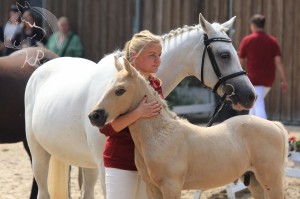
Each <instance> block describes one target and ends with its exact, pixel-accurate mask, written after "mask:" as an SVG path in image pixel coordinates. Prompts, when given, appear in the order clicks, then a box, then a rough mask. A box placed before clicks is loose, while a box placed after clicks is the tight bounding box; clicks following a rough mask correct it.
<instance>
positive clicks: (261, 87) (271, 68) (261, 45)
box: [239, 14, 287, 119]
mask: <svg viewBox="0 0 300 199" xmlns="http://www.w3.org/2000/svg"><path fill="white" fill-rule="evenodd" d="M264 26H265V17H264V16H263V15H260V14H256V15H254V16H253V17H252V18H251V25H250V29H251V32H252V34H250V35H247V36H245V37H244V38H243V39H242V41H241V43H240V48H239V58H240V63H241V65H242V66H243V67H244V68H246V71H247V73H248V77H249V79H250V81H251V83H252V84H253V86H254V88H255V90H256V93H257V100H256V102H255V104H254V106H253V108H252V109H250V112H249V114H251V115H257V116H259V117H261V118H265V119H267V114H266V110H265V102H264V98H265V97H266V95H267V94H268V92H269V91H270V89H271V86H272V84H273V82H274V80H275V76H276V69H277V71H278V72H279V75H280V78H281V89H282V91H283V92H286V91H287V81H286V78H285V73H284V70H283V66H282V60H281V52H280V47H279V45H278V42H277V40H276V38H275V37H273V36H271V35H268V34H267V33H266V32H265V31H264Z"/></svg>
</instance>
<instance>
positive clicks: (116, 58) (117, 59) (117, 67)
mask: <svg viewBox="0 0 300 199" xmlns="http://www.w3.org/2000/svg"><path fill="white" fill-rule="evenodd" d="M114 58H115V67H116V69H117V71H121V70H123V66H122V64H121V63H120V61H119V58H118V57H117V56H114Z"/></svg>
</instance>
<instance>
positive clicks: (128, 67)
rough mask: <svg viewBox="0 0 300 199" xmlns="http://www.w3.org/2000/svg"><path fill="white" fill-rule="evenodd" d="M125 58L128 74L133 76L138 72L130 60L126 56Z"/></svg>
mask: <svg viewBox="0 0 300 199" xmlns="http://www.w3.org/2000/svg"><path fill="white" fill-rule="evenodd" d="M123 59H124V64H125V69H126V70H127V72H128V74H129V75H131V76H136V75H137V74H138V73H137V71H136V69H135V68H134V67H133V66H132V65H131V64H130V63H129V61H128V60H127V59H125V58H123Z"/></svg>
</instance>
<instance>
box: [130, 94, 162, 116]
mask: <svg viewBox="0 0 300 199" xmlns="http://www.w3.org/2000/svg"><path fill="white" fill-rule="evenodd" d="M161 109H162V107H161V104H160V103H159V102H158V101H152V102H147V96H145V97H144V98H143V99H142V101H141V102H140V104H139V105H138V107H137V108H136V109H135V111H137V112H138V114H139V116H140V118H144V117H153V116H156V115H159V114H160V111H161Z"/></svg>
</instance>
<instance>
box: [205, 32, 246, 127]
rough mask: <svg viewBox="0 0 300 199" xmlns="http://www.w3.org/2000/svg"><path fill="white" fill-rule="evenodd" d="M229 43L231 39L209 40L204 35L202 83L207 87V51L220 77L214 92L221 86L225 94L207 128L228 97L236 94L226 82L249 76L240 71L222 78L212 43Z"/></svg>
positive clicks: (217, 38)
mask: <svg viewBox="0 0 300 199" xmlns="http://www.w3.org/2000/svg"><path fill="white" fill-rule="evenodd" d="M217 41H218V42H227V43H231V42H232V41H231V39H227V38H222V37H215V38H211V39H208V36H207V34H204V45H205V48H204V51H203V56H202V64H201V80H200V81H201V83H202V84H203V85H204V86H206V85H205V83H204V60H205V55H206V51H207V53H208V56H209V60H210V62H211V65H212V67H213V70H214V72H215V74H216V75H217V77H218V82H217V83H216V84H215V86H214V88H213V92H214V93H216V92H217V90H218V88H219V87H220V85H223V86H222V92H223V94H224V95H223V96H222V97H221V100H220V102H219V103H218V104H217V106H216V108H215V111H214V113H213V115H212V117H211V119H210V120H209V122H208V124H207V125H206V126H211V125H212V123H213V121H214V119H215V118H216V117H217V115H218V114H219V112H220V111H221V110H222V109H223V107H224V104H225V100H226V98H227V97H230V96H232V95H235V93H234V87H233V86H232V85H231V84H226V81H227V80H229V79H232V78H234V77H237V76H240V75H247V73H246V71H239V72H235V73H232V74H230V75H227V76H222V74H221V71H220V69H219V67H218V64H217V62H216V59H215V56H214V54H213V52H212V47H211V45H210V44H211V43H212V42H217Z"/></svg>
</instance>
